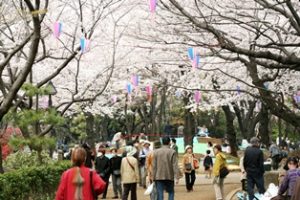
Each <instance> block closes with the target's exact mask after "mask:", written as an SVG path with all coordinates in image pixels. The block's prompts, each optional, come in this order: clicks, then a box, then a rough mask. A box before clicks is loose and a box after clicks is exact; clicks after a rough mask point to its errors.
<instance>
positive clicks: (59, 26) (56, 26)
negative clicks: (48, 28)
mask: <svg viewBox="0 0 300 200" xmlns="http://www.w3.org/2000/svg"><path fill="white" fill-rule="evenodd" d="M61 31H62V23H61V22H54V25H53V35H54V37H56V38H59V36H60V34H61Z"/></svg>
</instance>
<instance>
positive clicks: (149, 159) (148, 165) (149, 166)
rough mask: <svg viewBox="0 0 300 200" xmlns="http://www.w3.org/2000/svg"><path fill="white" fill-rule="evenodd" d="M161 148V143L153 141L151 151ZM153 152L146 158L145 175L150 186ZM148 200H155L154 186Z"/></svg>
mask: <svg viewBox="0 0 300 200" xmlns="http://www.w3.org/2000/svg"><path fill="white" fill-rule="evenodd" d="M160 147H161V143H160V141H155V142H154V144H153V150H155V149H159V148H160ZM152 168H153V151H152V152H150V153H149V154H148V156H147V158H146V169H147V174H148V179H149V182H150V183H151V184H152V183H153V179H152V177H153V171H152ZM150 199H151V200H157V190H156V186H155V185H154V187H153V190H152V192H151V194H150Z"/></svg>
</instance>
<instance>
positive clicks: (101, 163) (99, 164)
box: [95, 145, 111, 199]
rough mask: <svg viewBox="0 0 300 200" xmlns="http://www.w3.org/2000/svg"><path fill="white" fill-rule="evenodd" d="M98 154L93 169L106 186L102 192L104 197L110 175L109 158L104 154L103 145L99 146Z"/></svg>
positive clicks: (103, 197) (104, 197)
mask: <svg viewBox="0 0 300 200" xmlns="http://www.w3.org/2000/svg"><path fill="white" fill-rule="evenodd" d="M98 152H99V155H98V157H97V158H96V160H95V169H96V172H97V173H98V174H99V176H100V177H101V178H102V179H103V180H104V181H105V183H106V187H105V190H104V192H103V196H102V199H106V195H107V188H108V184H109V177H110V171H111V169H110V161H109V158H108V157H106V156H105V146H104V145H100V146H99V150H98Z"/></svg>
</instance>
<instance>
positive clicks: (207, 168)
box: [203, 150, 213, 178]
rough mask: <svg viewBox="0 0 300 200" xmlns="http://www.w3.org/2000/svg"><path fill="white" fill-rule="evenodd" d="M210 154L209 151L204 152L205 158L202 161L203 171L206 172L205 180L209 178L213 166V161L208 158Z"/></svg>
mask: <svg viewBox="0 0 300 200" xmlns="http://www.w3.org/2000/svg"><path fill="white" fill-rule="evenodd" d="M210 153H211V152H210V150H206V156H205V158H204V161H203V165H204V170H205V172H206V175H205V178H211V169H212V166H213V161H212V158H211V156H210Z"/></svg>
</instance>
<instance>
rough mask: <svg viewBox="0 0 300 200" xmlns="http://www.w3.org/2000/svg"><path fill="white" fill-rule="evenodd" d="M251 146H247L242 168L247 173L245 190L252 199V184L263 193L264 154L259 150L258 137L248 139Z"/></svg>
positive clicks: (250, 199) (251, 199)
mask: <svg viewBox="0 0 300 200" xmlns="http://www.w3.org/2000/svg"><path fill="white" fill-rule="evenodd" d="M250 143H251V146H249V147H247V149H246V151H245V156H244V161H243V164H244V168H245V171H246V173H247V192H248V194H249V200H253V199H254V186H255V185H256V187H257V189H258V192H259V193H260V194H264V193H265V186H264V173H265V169H264V154H263V152H262V150H260V148H259V146H260V144H259V139H258V138H257V137H253V138H251V140H250Z"/></svg>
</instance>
